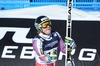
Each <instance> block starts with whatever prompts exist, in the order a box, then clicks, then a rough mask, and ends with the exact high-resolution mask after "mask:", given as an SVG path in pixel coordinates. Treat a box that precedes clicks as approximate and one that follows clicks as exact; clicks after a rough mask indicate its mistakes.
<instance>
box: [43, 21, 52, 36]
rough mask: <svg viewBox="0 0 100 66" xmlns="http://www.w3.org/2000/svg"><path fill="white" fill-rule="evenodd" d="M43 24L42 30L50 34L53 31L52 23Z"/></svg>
mask: <svg viewBox="0 0 100 66" xmlns="http://www.w3.org/2000/svg"><path fill="white" fill-rule="evenodd" d="M42 26H43V27H42V32H43V33H45V34H47V35H49V34H50V33H51V23H49V22H46V23H44V24H43V25H42Z"/></svg>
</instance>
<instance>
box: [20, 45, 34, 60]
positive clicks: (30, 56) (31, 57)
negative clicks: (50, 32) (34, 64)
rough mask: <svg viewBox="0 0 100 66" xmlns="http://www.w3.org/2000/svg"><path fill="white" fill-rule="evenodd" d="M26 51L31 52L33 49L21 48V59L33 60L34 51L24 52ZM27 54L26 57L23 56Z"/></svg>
mask: <svg viewBox="0 0 100 66" xmlns="http://www.w3.org/2000/svg"><path fill="white" fill-rule="evenodd" d="M27 49H30V50H32V49H33V47H25V46H24V47H23V49H22V52H21V56H20V58H21V59H33V58H34V51H26V50H27ZM25 54H28V55H25Z"/></svg>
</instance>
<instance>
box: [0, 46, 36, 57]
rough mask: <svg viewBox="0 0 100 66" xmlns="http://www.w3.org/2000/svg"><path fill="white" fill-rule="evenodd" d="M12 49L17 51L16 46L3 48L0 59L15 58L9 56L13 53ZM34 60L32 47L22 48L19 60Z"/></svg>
mask: <svg viewBox="0 0 100 66" xmlns="http://www.w3.org/2000/svg"><path fill="white" fill-rule="evenodd" d="M13 49H18V46H5V47H4V50H3V53H2V56H1V58H16V55H11V54H12V53H13V51H14V50H13ZM33 58H34V50H33V47H29V46H28V47H26V46H24V47H23V49H22V51H21V55H20V59H33Z"/></svg>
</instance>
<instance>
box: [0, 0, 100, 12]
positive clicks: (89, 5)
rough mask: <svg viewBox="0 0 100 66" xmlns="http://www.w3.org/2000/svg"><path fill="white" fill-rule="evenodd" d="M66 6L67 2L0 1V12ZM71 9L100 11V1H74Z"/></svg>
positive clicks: (39, 0)
mask: <svg viewBox="0 0 100 66" xmlns="http://www.w3.org/2000/svg"><path fill="white" fill-rule="evenodd" d="M53 4H56V5H61V6H67V0H0V10H9V9H18V8H27V7H37V6H45V5H53ZM73 8H77V9H81V10H85V11H100V0H74V2H73Z"/></svg>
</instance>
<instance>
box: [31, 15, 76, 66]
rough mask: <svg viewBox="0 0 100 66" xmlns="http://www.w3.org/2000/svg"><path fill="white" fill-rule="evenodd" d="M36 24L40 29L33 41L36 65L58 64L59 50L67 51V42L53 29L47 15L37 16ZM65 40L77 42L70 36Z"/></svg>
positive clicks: (51, 65) (54, 65) (49, 65)
mask: <svg viewBox="0 0 100 66" xmlns="http://www.w3.org/2000/svg"><path fill="white" fill-rule="evenodd" d="M34 25H35V28H36V29H37V31H38V35H36V36H35V37H34V39H33V43H32V46H33V50H34V52H35V59H36V64H35V66H56V61H57V52H58V50H60V51H61V52H62V53H66V44H65V43H64V41H63V40H62V38H61V36H60V34H59V33H58V32H56V31H52V29H51V25H52V23H51V21H50V19H49V18H48V17H47V16H39V17H37V19H36V20H35V24H34ZM65 42H68V43H70V42H71V43H74V44H75V42H74V41H73V39H71V38H70V39H69V37H68V38H65ZM70 49H72V48H70ZM69 51H70V50H69Z"/></svg>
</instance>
